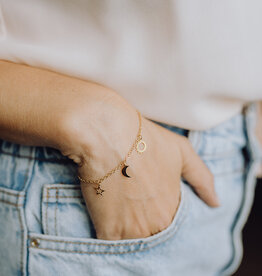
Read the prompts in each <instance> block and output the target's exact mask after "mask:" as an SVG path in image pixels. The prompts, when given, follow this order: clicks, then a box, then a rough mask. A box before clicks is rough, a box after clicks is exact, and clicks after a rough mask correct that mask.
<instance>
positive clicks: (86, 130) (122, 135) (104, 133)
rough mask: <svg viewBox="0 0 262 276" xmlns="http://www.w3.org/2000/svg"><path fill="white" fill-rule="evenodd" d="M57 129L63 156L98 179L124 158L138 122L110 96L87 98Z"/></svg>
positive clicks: (125, 106) (127, 107) (121, 102)
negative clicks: (58, 129) (83, 166)
mask: <svg viewBox="0 0 262 276" xmlns="http://www.w3.org/2000/svg"><path fill="white" fill-rule="evenodd" d="M107 92H108V91H107ZM108 93H109V92H108ZM60 126H61V127H60V129H61V135H60V136H61V137H63V140H62V141H61V142H60V145H59V149H60V151H61V152H62V154H64V155H66V156H68V157H69V158H71V159H72V160H73V161H75V162H76V163H78V164H79V165H80V166H81V165H83V164H84V165H85V169H86V168H87V167H88V168H89V170H88V171H89V174H92V175H93V176H94V177H96V176H98V177H99V176H101V174H103V172H105V170H107V169H108V168H111V167H112V164H117V163H118V162H119V160H122V159H123V158H124V156H125V154H126V152H127V151H128V150H129V147H130V145H132V143H133V141H134V140H135V138H136V135H137V131H138V127H139V119H138V115H137V112H136V110H135V109H134V108H133V107H132V106H130V105H129V104H128V103H127V102H126V101H125V100H124V99H122V98H121V97H119V96H118V95H114V94H113V95H111V96H107V97H103V98H102V99H99V98H97V99H92V100H90V98H89V101H88V102H86V104H85V105H83V106H82V107H81V105H80V106H78V107H76V108H73V109H70V110H69V112H67V114H66V115H65V116H63V120H62V122H61V124H60ZM87 163H88V164H87Z"/></svg>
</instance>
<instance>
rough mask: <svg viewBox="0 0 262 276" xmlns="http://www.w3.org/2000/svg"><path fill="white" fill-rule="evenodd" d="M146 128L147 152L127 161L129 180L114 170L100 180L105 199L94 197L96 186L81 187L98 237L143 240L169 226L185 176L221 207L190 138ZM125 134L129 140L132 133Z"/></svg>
mask: <svg viewBox="0 0 262 276" xmlns="http://www.w3.org/2000/svg"><path fill="white" fill-rule="evenodd" d="M142 127H143V128H142V136H143V140H144V141H145V142H146V143H147V149H146V151H145V152H143V153H142V154H141V155H139V154H138V153H136V152H135V151H134V152H133V153H132V154H131V156H130V158H129V159H128V160H127V164H128V165H129V167H128V170H127V171H128V174H129V175H130V176H131V177H130V178H127V177H125V176H123V175H122V174H121V170H120V171H116V172H115V173H114V174H113V175H111V176H110V177H108V178H107V179H105V180H104V181H103V182H102V184H101V186H102V188H103V189H104V190H105V192H104V193H103V195H102V196H101V195H97V194H96V191H95V190H94V187H95V186H92V184H85V183H81V187H82V193H83V196H84V198H85V201H86V205H87V208H88V211H89V213H90V217H91V219H92V221H93V223H94V226H95V229H96V235H97V238H98V239H106V240H121V239H133V238H144V237H148V236H150V235H152V234H155V233H158V232H160V231H162V230H164V229H165V228H167V227H168V226H169V225H170V223H171V221H172V220H173V218H174V216H175V214H176V210H177V207H178V204H179V194H180V179H181V176H183V177H184V178H185V179H186V180H187V181H188V182H189V183H190V184H191V185H192V186H193V188H194V189H195V191H196V192H197V194H198V195H199V196H200V198H201V199H202V200H204V201H205V202H206V203H207V204H208V205H210V206H213V207H215V206H218V201H217V198H216V194H215V190H214V181H213V175H212V174H211V172H210V171H209V170H208V168H207V167H206V165H205V164H204V162H203V161H202V160H201V159H200V158H199V156H198V155H197V154H196V153H195V152H194V150H193V148H192V146H191V144H190V142H189V140H188V139H187V138H185V137H183V136H181V135H178V134H175V133H173V132H171V131H170V130H167V129H165V128H163V127H161V126H159V125H157V124H155V123H153V122H151V121H150V120H147V119H145V118H143V119H142ZM133 133H136V131H134V130H133ZM133 135H134V134H133ZM123 136H125V137H123V139H127V140H128V138H129V136H130V134H129V133H126V134H125V135H123ZM129 140H130V138H129ZM104 145H105V144H104ZM105 147H106V146H105ZM97 150H98V152H100V150H99V149H97ZM101 152H102V150H101ZM110 159H111V160H112V161H111V163H112V164H115V163H116V161H115V160H114V158H113V155H112V156H110V155H107V154H106V150H105V155H104V156H103V157H101V158H100V162H101V163H103V162H105V160H110ZM120 160H121V159H120ZM90 162H92V161H91V159H89V160H86V161H85V162H84V163H83V164H82V166H81V167H80V168H79V174H80V175H81V176H82V177H83V178H84V179H90V178H91V179H92V177H91V176H92V173H89V172H90V171H92V169H91V167H90ZM97 164H99V160H97ZM108 164H110V162H108ZM94 167H95V165H94ZM111 167H112V165H111ZM102 174H103V173H102ZM103 175H104V174H103ZM93 179H95V177H94V178H93Z"/></svg>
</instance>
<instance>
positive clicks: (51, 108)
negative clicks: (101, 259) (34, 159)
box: [0, 61, 219, 240]
mask: <svg viewBox="0 0 262 276" xmlns="http://www.w3.org/2000/svg"><path fill="white" fill-rule="evenodd" d="M50 130H51V131H50ZM137 131H138V116H137V113H136V110H135V109H134V107H133V106H131V105H130V104H129V103H128V102H127V101H126V100H125V99H124V98H122V97H121V96H120V95H118V94H117V93H116V92H115V91H113V90H112V89H109V88H107V87H104V86H101V85H99V84H97V83H93V82H89V81H84V80H80V79H77V78H72V77H68V76H65V75H62V74H58V73H54V72H51V71H47V70H43V69H38V68H33V67H29V66H25V65H21V64H15V63H10V62H6V61H0V138H1V139H5V140H8V141H12V142H15V143H19V144H24V145H30V146H48V147H53V148H56V149H58V150H60V151H61V153H62V154H63V155H65V156H67V157H69V158H70V159H72V160H73V161H74V162H76V163H77V164H78V173H79V175H80V176H81V177H82V178H85V179H97V178H100V177H101V176H104V175H105V174H106V173H107V172H108V171H109V170H110V169H112V168H113V167H115V166H116V165H117V164H118V163H119V162H120V161H121V160H123V158H124V157H125V155H126V153H127V152H128V149H129V148H130V146H131V145H132V143H133V142H134V140H135V138H136V134H137ZM142 136H143V140H144V141H146V143H147V150H146V151H145V152H144V153H143V154H141V155H139V154H137V153H136V152H133V153H132V154H131V156H130V158H128V161H127V164H128V165H129V166H130V167H129V168H128V170H127V171H128V173H129V175H131V176H132V177H131V178H130V179H129V178H125V177H124V176H123V175H122V174H121V171H117V172H116V173H114V174H113V175H111V176H110V177H109V178H107V179H106V180H104V181H103V182H102V188H103V189H105V190H106V191H105V193H104V194H103V196H100V195H96V192H95V190H94V189H93V186H92V185H86V184H84V183H81V189H82V193H83V196H84V199H85V202H86V205H87V208H88V212H89V214H90V216H91V219H92V221H93V223H94V226H95V229H96V234H97V238H99V239H105V240H120V239H132V238H142V237H147V236H150V235H152V234H154V233H157V232H159V231H162V230H164V229H165V228H166V227H168V226H169V224H170V223H171V221H172V219H173V217H174V216H175V213H176V210H177V207H178V204H179V193H180V180H181V177H183V178H185V179H186V180H187V181H188V182H189V183H190V185H191V186H192V187H193V188H194V189H195V191H196V193H197V194H198V195H199V197H200V198H201V199H202V200H203V201H204V202H205V203H206V204H208V205H209V206H210V207H217V206H219V202H218V199H217V197H216V193H215V188H214V178H213V175H212V173H211V172H210V171H209V170H208V168H207V167H206V165H205V164H204V162H203V161H202V160H201V159H200V158H199V156H198V155H197V154H196V153H195V152H194V149H193V148H192V146H191V144H190V142H189V141H188V139H187V138H185V137H183V136H180V135H178V134H175V133H173V132H171V131H170V130H167V129H165V128H163V127H161V126H159V125H158V124H155V123H153V122H151V121H150V120H148V119H146V118H145V117H142Z"/></svg>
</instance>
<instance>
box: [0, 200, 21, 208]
mask: <svg viewBox="0 0 262 276" xmlns="http://www.w3.org/2000/svg"><path fill="white" fill-rule="evenodd" d="M0 202H2V203H5V204H9V205H12V206H15V207H23V204H17V203H12V202H9V201H6V200H3V199H0Z"/></svg>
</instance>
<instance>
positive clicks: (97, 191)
mask: <svg viewBox="0 0 262 276" xmlns="http://www.w3.org/2000/svg"><path fill="white" fill-rule="evenodd" d="M94 189H95V190H96V194H97V195H101V196H102V195H103V192H104V191H105V190H103V189H102V188H101V186H100V185H99V186H98V187H96V188H94Z"/></svg>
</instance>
